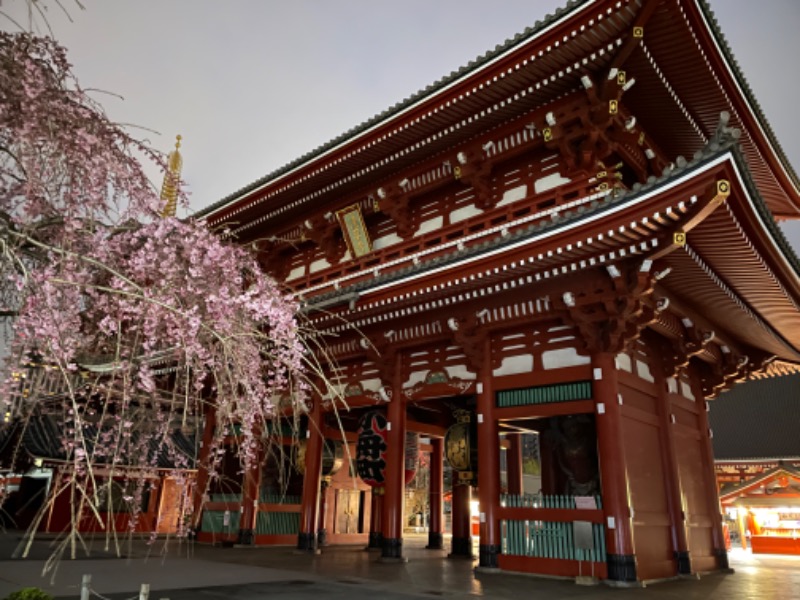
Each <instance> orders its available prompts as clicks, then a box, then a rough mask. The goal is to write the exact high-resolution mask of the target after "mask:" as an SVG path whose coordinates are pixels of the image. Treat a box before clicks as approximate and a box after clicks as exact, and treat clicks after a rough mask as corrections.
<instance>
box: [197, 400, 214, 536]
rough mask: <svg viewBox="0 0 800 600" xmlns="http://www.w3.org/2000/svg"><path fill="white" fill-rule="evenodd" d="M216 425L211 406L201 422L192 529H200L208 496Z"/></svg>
mask: <svg viewBox="0 0 800 600" xmlns="http://www.w3.org/2000/svg"><path fill="white" fill-rule="evenodd" d="M216 427H217V412H216V410H215V409H214V408H213V407H211V408H209V409H208V410H207V411H206V414H205V423H204V424H203V441H202V445H201V446H200V456H199V458H198V460H197V479H196V480H195V486H194V495H193V498H192V529H194V531H198V530H199V529H200V517H201V516H202V513H203V504H204V503H205V500H206V499H207V497H208V494H207V492H208V490H207V489H206V488H207V487H208V476H209V465H210V464H211V461H212V460H213V457H212V456H211V442H212V440H213V439H214V431H215V430H216Z"/></svg>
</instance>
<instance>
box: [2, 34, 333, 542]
mask: <svg viewBox="0 0 800 600" xmlns="http://www.w3.org/2000/svg"><path fill="white" fill-rule="evenodd" d="M134 152H136V153H140V154H143V155H144V156H145V157H147V158H148V159H149V160H153V161H155V162H156V163H158V164H160V165H161V166H162V167H163V164H164V162H163V157H162V156H161V155H159V154H158V153H156V152H154V151H152V150H151V149H149V148H148V147H147V146H145V145H144V144H142V143H140V142H138V141H136V140H135V139H133V138H132V137H131V136H129V135H128V134H127V133H126V131H125V130H123V129H121V128H120V127H118V126H116V125H114V124H113V123H111V122H110V121H109V119H108V118H107V117H106V115H105V113H104V112H103V110H102V108H101V107H100V106H99V105H98V104H96V103H95V102H94V101H93V100H92V99H91V98H89V97H88V96H87V95H86V93H85V92H84V91H83V90H82V89H81V87H80V85H79V84H78V82H77V81H76V80H75V78H74V77H73V76H72V74H71V71H70V65H69V63H68V61H67V58H66V54H65V51H64V49H63V48H61V47H60V46H59V45H58V44H57V43H56V42H54V41H52V40H50V39H47V38H39V37H35V36H33V35H30V34H25V33H18V34H8V33H0V282H1V283H0V319H3V320H5V322H6V324H7V326H8V338H9V339H8V340H7V345H8V353H7V356H6V358H5V360H4V363H3V367H2V369H3V371H2V375H0V377H1V378H2V379H0V381H1V383H0V432H2V428H4V427H5V428H9V427H18V428H19V427H23V428H24V427H25V426H26V424H29V423H31V422H32V420H35V419H40V420H42V419H44V420H45V421H46V422H47V423H48V424H50V425H51V426H52V427H53V428H54V431H56V432H57V434H56V435H57V442H58V448H57V452H58V454H59V456H60V457H61V460H62V461H63V463H64V464H65V465H66V466H67V467H68V468H65V469H62V470H61V474H60V477H59V480H58V481H56V482H54V484H53V486H52V487H53V490H55V491H54V494H56V493H57V494H60V495H61V496H63V497H68V498H70V503H71V506H72V507H73V515H72V518H71V524H70V528H69V532H68V534H69V535H67V536H66V537H65V538H64V542H63V546H62V547H63V548H64V549H66V548H71V551H72V554H73V555H74V553H75V550H76V548H77V547H78V545H79V544H80V543H81V537H80V534H79V533H78V531H79V529H80V528H81V527H80V525H81V523H82V522H83V523H85V522H86V520H89V521H94V523H95V525H96V527H95V528H96V529H102V528H107V530H112V529H113V523H111V522H110V521H109V520H108V519H104V517H103V515H104V514H109V513H110V512H111V511H109V510H108V509H109V508H110V502H111V496H112V489H111V477H107V478H105V479H104V480H103V481H101V479H100V478H99V477H98V476H97V469H98V467H99V466H102V468H103V469H104V470H105V472H109V473H111V474H112V475H114V476H116V477H117V478H119V479H121V480H123V481H124V485H123V487H124V490H125V491H124V496H123V497H124V500H126V501H127V502H128V503H129V504H130V507H131V509H130V510H131V511H132V518H131V519H130V523H131V527H132V528H135V527H136V517H137V514H136V511H137V510H139V508H138V507H139V506H140V505H141V497H142V495H143V494H144V492H145V491H146V490H147V489H148V486H149V485H150V482H151V481H152V478H153V476H154V474H155V472H156V470H157V468H158V466H159V460H161V459H163V458H164V457H165V456H166V457H167V459H168V461H169V462H170V463H171V464H173V465H175V466H176V467H178V468H181V467H183V468H188V467H190V466H192V464H191V463H192V458H193V457H190V456H188V455H187V451H186V449H185V447H182V446H181V445H180V444H178V443H177V442H176V441H175V436H174V435H173V433H174V431H175V430H176V428H182V430H184V431H188V430H192V429H194V428H195V426H196V424H197V423H198V422H200V419H201V418H202V417H203V415H205V414H207V413H208V411H213V412H214V415H215V420H216V423H217V424H218V425H217V428H216V430H215V431H214V439H213V440H212V444H211V446H212V448H214V449H215V452H214V453H212V456H211V458H210V461H209V464H208V465H206V466H207V467H208V468H209V469H210V470H211V471H212V477H211V478H212V479H213V475H214V469H215V465H217V466H218V464H219V458H220V455H221V453H222V450H221V449H222V447H223V437H224V435H225V431H226V428H227V427H228V426H229V425H231V424H235V425H236V426H237V428H239V430H240V431H241V434H240V442H239V457H240V461H241V465H242V468H243V469H249V468H251V467H254V466H256V464H257V463H258V461H259V460H261V459H263V456H262V457H260V456H259V452H258V448H259V446H260V445H261V444H262V443H263V438H264V436H265V433H264V432H266V431H269V430H270V428H269V426H268V423H269V421H270V420H271V419H275V418H277V417H279V416H280V415H281V414H282V411H283V409H284V408H289V409H291V410H290V412H293V413H294V414H295V415H296V414H298V413H299V412H301V411H302V410H303V409H304V407H305V398H306V396H307V395H308V393H309V391H310V390H311V389H312V384H311V383H309V377H311V376H313V377H314V380H315V383H314V384H313V386H320V385H321V386H322V389H323V392H326V391H327V384H326V383H325V378H324V377H322V373H323V368H322V366H321V364H320V363H317V362H315V360H317V359H315V358H314V357H315V356H318V355H319V348H320V347H322V346H321V345H320V341H319V336H318V335H316V334H314V333H313V332H308V331H306V330H305V329H304V327H303V324H302V323H300V322H299V320H298V319H299V317H298V310H297V308H298V307H297V306H296V304H295V302H294V301H293V300H292V299H291V298H290V297H289V296H287V295H286V294H285V293H283V292H282V291H281V290H280V289H279V288H278V287H277V285H276V284H275V282H274V281H273V280H271V279H270V278H268V277H267V276H265V275H264V273H263V272H262V271H261V269H260V268H259V267H258V265H257V263H256V262H255V260H254V259H253V258H252V257H251V256H250V255H249V254H248V253H247V251H246V250H245V249H243V248H241V247H239V246H236V245H233V244H230V243H226V242H223V241H222V240H221V239H220V237H218V236H215V235H214V234H213V233H211V232H209V231H208V230H207V229H206V228H205V226H204V225H203V224H198V223H196V222H192V221H189V222H182V221H180V220H177V219H175V218H165V219H162V218H159V217H158V216H157V211H158V209H159V208H160V207H159V206H158V204H159V200H158V196H157V194H156V193H155V190H154V188H153V186H152V185H151V184H150V182H149V181H148V180H147V178H146V176H145V175H144V173H143V171H142V168H141V165H140V163H139V162H138V161H137V160H136V159H135V158H134V157H133V153H134ZM184 202H185V199H184ZM307 341H310V343H311V344H312V345H313V346H314V349H313V351H309V350H308V348H307V344H306V342H307ZM319 381H321V382H322V384H320V383H319ZM286 403H288V404H286ZM272 429H273V430H274V429H275V428H272ZM19 454H20V453H16V454H15V456H17V457H18V456H19ZM185 483H186V488H185V493H186V494H189V493H191V486H190V483H189V482H188V481H187V482H185ZM201 492H202V490H201ZM2 493H3V492H2V491H0V499H1V495H2ZM54 497H55V496H54V495H52V494H51V501H52V499H53V498H54ZM187 504H188V505H191V504H192V503H191V502H188V503H187ZM42 514H44V513H42ZM37 525H38V522H34V524H33V528H35V527H37ZM115 536H116V532H113V535H111V537H110V538H109V539H116V537H115Z"/></svg>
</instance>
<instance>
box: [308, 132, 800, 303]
mask: <svg viewBox="0 0 800 600" xmlns="http://www.w3.org/2000/svg"><path fill="white" fill-rule="evenodd" d="M726 152H730V153H731V156H733V159H734V160H735V162H736V164H737V165H738V167H739V170H740V172H741V173H742V175H743V177H744V180H745V181H744V183H745V185H746V187H747V188H748V192H749V194H750V196H751V198H753V200H754V202H753V204H754V205H755V207H756V210H758V212H759V214H760V216H761V218H762V221H763V223H764V224H765V225H766V228H767V229H768V230H769V232H770V234H771V235H772V237H773V238H774V239H775V241H776V242H777V244H778V245H779V247H780V248H781V250H782V253H783V255H784V257H786V259H787V260H788V262H789V263H790V264H791V266H792V267H793V269H794V271H795V273H796V274H797V275H798V276H800V259H798V257H797V255H796V254H795V252H794V250H793V248H792V246H791V244H789V242H788V241H787V240H786V237H785V236H784V234H783V232H782V230H781V228H780V227H779V226H778V225H777V223H776V222H775V218H774V217H773V215H772V213H771V212H770V211H769V209H768V208H767V207H766V205H765V204H764V201H763V199H762V198H761V196H760V194H759V191H758V188H757V187H756V184H755V182H754V181H753V178H752V175H751V174H750V170H749V168H748V166H747V162H746V161H745V159H744V157H743V156H742V154H741V152H740V151H739V148H738V146H737V144H736V137H732V136H730V135H728V134H727V133H726V134H718V136H715V137H714V138H712V139H711V140H710V141H709V143H708V144H707V145H706V146H705V148H703V150H702V151H698V152H697V153H696V154H695V156H693V157H692V159H691V160H690V161H686V160H684V159H683V157H679V158H678V159H677V160H676V165H675V166H674V168H672V169H665V170H664V172H663V173H662V175H661V176H660V177H657V178H656V177H652V178H651V179H650V180H648V182H647V183H645V184H640V183H635V184H634V185H633V189H632V190H630V191H626V190H619V191H618V192H617V194H615V195H608V196H606V197H605V198H603V199H598V200H597V201H594V202H592V203H591V204H590V205H589V206H588V207H583V206H582V207H579V208H578V209H576V210H565V211H563V212H561V213H559V214H558V218H557V219H553V220H550V221H541V222H538V223H535V224H533V225H531V226H529V227H526V228H525V229H522V230H520V231H517V232H514V233H512V234H510V235H508V236H506V237H497V238H493V239H490V240H487V241H486V242H484V243H482V244H476V245H475V246H471V247H469V248H465V249H463V250H457V251H454V252H451V253H449V254H444V255H441V256H438V257H436V258H434V259H432V260H428V261H424V262H422V261H421V262H419V263H418V264H416V265H410V266H408V267H405V268H402V269H398V270H395V271H390V272H387V273H381V274H379V275H378V276H377V277H374V278H372V279H369V280H364V281H361V282H358V283H356V284H353V285H348V286H345V287H342V288H341V289H339V290H335V291H331V292H326V293H323V294H320V295H318V296H314V297H313V298H311V299H309V301H308V303H309V304H310V305H311V307H313V306H314V305H321V304H324V305H326V306H328V305H330V304H331V303H334V302H335V301H336V299H337V298H339V299H345V298H350V297H351V296H352V295H353V294H354V293H359V292H362V291H364V290H366V289H369V288H372V287H375V286H379V285H385V284H387V283H390V282H392V281H395V280H398V279H403V278H405V277H408V276H410V275H414V274H418V273H424V272H426V271H429V270H431V269H437V268H441V267H444V266H447V265H448V264H450V263H454V262H457V261H459V260H461V259H463V258H466V257H469V256H473V255H480V254H483V253H485V252H488V251H489V250H495V249H498V248H502V247H503V246H507V245H512V244H514V243H516V242H518V241H519V240H521V239H527V238H529V237H535V236H537V235H541V234H542V233H545V232H547V231H549V230H553V229H560V228H563V227H565V226H570V227H574V226H577V225H579V224H580V221H582V220H583V219H586V218H588V217H590V216H593V215H596V214H598V213H602V212H603V211H606V210H612V209H615V208H616V207H617V206H618V205H619V204H620V203H625V202H631V201H634V200H635V199H636V198H638V197H639V196H641V195H643V194H647V193H648V192H650V191H652V190H653V189H656V188H658V187H660V186H663V185H665V184H668V183H669V182H670V181H671V180H673V179H674V178H676V177H679V176H682V175H685V174H686V173H687V172H691V171H693V170H695V169H696V170H701V169H702V168H703V167H704V166H705V165H706V164H708V163H710V162H713V161H714V160H715V159H716V158H718V157H719V156H721V155H722V154H725V153H726ZM342 301H343V300H342Z"/></svg>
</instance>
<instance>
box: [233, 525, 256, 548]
mask: <svg viewBox="0 0 800 600" xmlns="http://www.w3.org/2000/svg"><path fill="white" fill-rule="evenodd" d="M255 542H256V532H255V531H253V530H252V529H240V530H239V537H238V538H237V539H236V543H237V544H238V545H239V546H252V545H253V544H255Z"/></svg>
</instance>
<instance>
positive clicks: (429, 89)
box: [194, 0, 591, 217]
mask: <svg viewBox="0 0 800 600" xmlns="http://www.w3.org/2000/svg"><path fill="white" fill-rule="evenodd" d="M590 1H591V0H569V1H568V2H567V4H566V6H564V7H558V8H556V9H555V11H554V12H553V13H552V14H548V15H545V17H544V18H543V19H542V20H537V21H536V22H535V23H534V25H533V27H526V28H525V29H524V30H523V31H522V32H520V33H518V34H516V35H515V36H514V37H513V38H508V39H506V41H505V42H504V43H502V44H497V45H496V46H495V47H494V49H491V50H487V51H486V52H485V53H484V54H483V55H479V56H477V57H476V58H474V59H472V60H471V61H469V62H468V63H467V64H466V65H463V66H461V67H459V68H458V70H455V71H451V72H450V74H449V75H445V76H443V77H441V78H440V79H438V80H436V81H434V82H433V83H431V84H429V85H428V86H426V87H425V88H423V89H421V90H418V91H417V92H415V93H414V94H412V95H410V96H408V97H406V98H404V99H403V100H401V101H400V102H397V103H395V104H394V105H392V106H390V107H389V108H387V109H386V110H384V111H382V112H380V113H377V114H375V115H373V116H372V117H370V118H369V119H367V120H366V121H363V122H362V123H360V124H359V125H356V126H354V127H351V128H350V129H348V130H347V131H345V132H344V133H342V134H340V135H338V136H337V137H335V138H333V139H332V140H330V141H328V142H326V143H324V144H322V145H320V146H317V147H316V148H315V149H313V150H311V151H309V152H306V153H305V154H303V155H301V156H300V157H298V158H296V159H295V160H293V161H291V162H289V163H287V164H285V165H283V166H282V167H278V168H277V169H275V170H273V171H272V172H270V173H267V174H266V175H265V176H263V177H261V178H259V179H257V180H255V181H253V182H252V183H250V184H248V185H245V186H244V187H242V188H240V189H238V190H237V191H235V192H233V193H231V194H228V195H227V196H225V197H224V198H222V199H220V200H218V201H217V202H215V203H213V204H211V205H209V206H207V207H205V208H203V209H200V210H199V211H197V212H196V213H194V217H204V216H205V215H207V214H209V213H211V212H213V211H215V210H217V209H219V208H222V207H223V206H225V205H226V204H228V203H230V202H232V201H233V200H235V199H237V198H239V197H240V196H243V195H245V194H247V193H249V192H251V191H253V190H255V189H256V188H258V187H260V186H262V185H264V184H266V183H269V182H270V181H272V180H274V179H276V178H278V177H279V176H281V175H283V174H285V173H288V172H289V171H291V170H292V169H295V168H297V167H299V166H301V165H302V164H304V163H307V162H309V161H310V160H311V159H313V158H315V157H317V156H320V155H322V154H324V153H325V152H327V151H328V150H331V149H333V148H335V147H336V146H338V145H339V144H341V143H343V142H346V141H347V140H349V139H351V138H353V137H355V136H356V135H358V134H359V133H361V132H363V131H366V130H367V129H369V128H371V127H374V126H375V125H377V124H379V123H381V122H382V121H385V120H387V119H388V118H389V117H391V116H393V115H395V114H397V113H399V112H401V111H402V110H403V109H405V108H407V107H409V106H412V105H413V104H415V103H416V102H419V101H420V100H423V99H424V98H426V97H428V96H431V95H432V94H433V93H435V92H437V91H438V90H440V89H442V88H444V87H446V86H448V85H450V84H451V83H454V82H455V81H458V80H459V79H460V78H461V77H463V76H465V75H467V74H469V73H471V72H473V71H475V70H477V69H478V68H480V67H481V66H483V65H485V64H487V63H489V62H490V61H491V60H493V59H494V58H496V57H497V56H500V55H502V54H503V53H505V52H507V51H508V50H510V49H512V48H514V47H515V46H518V45H520V44H522V43H524V42H525V41H526V40H529V39H531V38H533V37H535V35H536V34H537V33H538V32H540V31H541V30H542V29H544V28H545V27H547V26H548V25H550V24H551V23H553V22H554V21H556V20H557V19H559V18H561V17H562V16H563V15H564V14H565V13H567V12H571V11H573V10H575V9H576V8H578V7H579V6H581V5H584V4H587V3H588V2H590Z"/></svg>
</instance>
